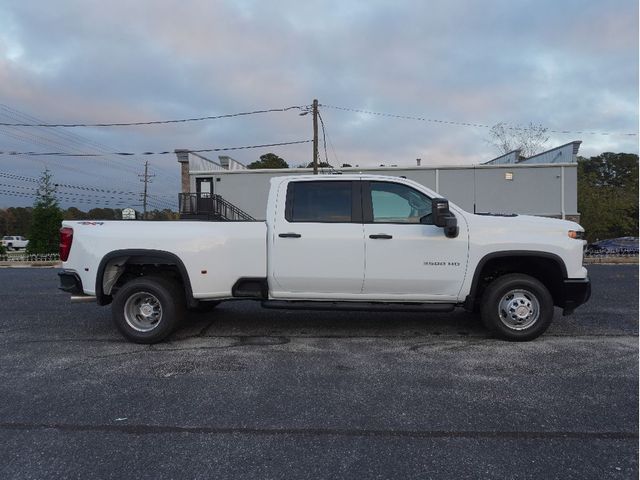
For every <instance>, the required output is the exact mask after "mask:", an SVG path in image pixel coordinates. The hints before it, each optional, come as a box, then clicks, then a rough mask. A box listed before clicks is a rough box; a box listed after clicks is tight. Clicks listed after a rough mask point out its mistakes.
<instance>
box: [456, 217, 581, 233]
mask: <svg viewBox="0 0 640 480" xmlns="http://www.w3.org/2000/svg"><path fill="white" fill-rule="evenodd" d="M467 221H468V222H469V224H470V225H471V226H475V227H477V228H495V229H500V230H503V229H505V230H510V231H513V230H518V231H531V230H532V231H536V232H540V233H542V232H567V231H569V230H577V231H582V230H584V229H583V228H582V227H581V226H580V225H579V224H577V223H576V222H571V221H569V220H561V219H558V218H547V217H536V216H533V215H516V216H498V215H495V216H494V215H474V214H471V215H469V216H468V217H467Z"/></svg>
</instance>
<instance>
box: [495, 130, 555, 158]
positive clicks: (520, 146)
mask: <svg viewBox="0 0 640 480" xmlns="http://www.w3.org/2000/svg"><path fill="white" fill-rule="evenodd" d="M547 130H548V129H547V127H544V126H542V125H540V124H534V123H529V125H527V126H524V127H523V126H510V125H508V124H507V123H505V122H500V123H496V124H495V125H494V126H493V127H491V131H490V132H489V135H490V138H489V140H487V142H488V143H490V144H491V145H493V146H494V147H496V148H497V149H498V150H499V151H500V153H502V154H504V153H509V152H512V151H514V150H520V155H522V156H523V157H531V156H533V155H535V154H536V153H540V152H541V151H542V150H543V147H544V144H545V143H547V141H548V140H549V135H547Z"/></svg>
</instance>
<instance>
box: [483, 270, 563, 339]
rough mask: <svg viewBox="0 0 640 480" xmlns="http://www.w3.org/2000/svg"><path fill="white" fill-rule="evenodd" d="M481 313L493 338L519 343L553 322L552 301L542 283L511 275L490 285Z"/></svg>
mask: <svg viewBox="0 0 640 480" xmlns="http://www.w3.org/2000/svg"><path fill="white" fill-rule="evenodd" d="M481 314H482V322H483V323H484V325H485V327H487V328H488V329H489V330H490V331H491V332H492V333H493V335H494V336H496V337H498V338H502V339H505V340H511V341H520V342H523V341H527V340H533V339H534V338H537V337H539V336H540V335H542V334H543V333H544V332H545V331H546V330H547V328H549V325H550V324H551V321H552V320H553V298H552V297H551V294H550V293H549V290H547V288H546V287H545V286H544V285H543V284H542V283H541V282H540V281H539V280H537V279H535V278H533V277H531V276H529V275H524V274H521V273H512V274H509V275H504V276H502V277H499V278H497V279H495V280H494V281H493V282H491V283H490V284H489V286H488V287H487V289H486V290H485V292H484V295H483V297H482V307H481Z"/></svg>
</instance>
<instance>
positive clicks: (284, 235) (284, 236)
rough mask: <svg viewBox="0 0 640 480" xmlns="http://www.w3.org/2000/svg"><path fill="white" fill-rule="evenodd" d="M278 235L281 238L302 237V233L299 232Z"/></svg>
mask: <svg viewBox="0 0 640 480" xmlns="http://www.w3.org/2000/svg"><path fill="white" fill-rule="evenodd" d="M278 236H279V237H280V238H300V237H301V236H302V235H300V234H299V233H281V234H279V235H278Z"/></svg>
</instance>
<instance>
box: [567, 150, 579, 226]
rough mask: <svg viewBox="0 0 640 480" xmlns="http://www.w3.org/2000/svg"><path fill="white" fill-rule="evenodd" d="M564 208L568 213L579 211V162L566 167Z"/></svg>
mask: <svg viewBox="0 0 640 480" xmlns="http://www.w3.org/2000/svg"><path fill="white" fill-rule="evenodd" d="M564 208H565V210H566V213H567V214H568V215H573V214H574V213H578V164H577V163H574V164H572V165H570V166H569V165H565V167H564Z"/></svg>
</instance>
